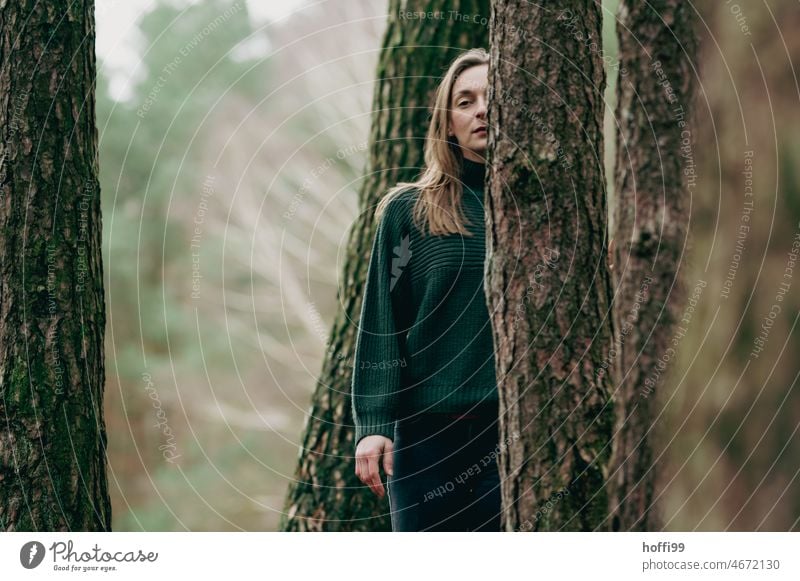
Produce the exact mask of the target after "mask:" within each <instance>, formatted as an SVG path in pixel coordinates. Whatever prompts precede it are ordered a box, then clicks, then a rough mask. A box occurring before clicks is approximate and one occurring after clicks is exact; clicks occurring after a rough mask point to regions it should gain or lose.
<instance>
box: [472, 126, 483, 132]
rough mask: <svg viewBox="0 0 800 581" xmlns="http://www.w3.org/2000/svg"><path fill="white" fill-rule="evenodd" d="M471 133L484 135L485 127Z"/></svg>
mask: <svg viewBox="0 0 800 581" xmlns="http://www.w3.org/2000/svg"><path fill="white" fill-rule="evenodd" d="M473 133H486V127H478V128H477V129H476V130H475V131H473Z"/></svg>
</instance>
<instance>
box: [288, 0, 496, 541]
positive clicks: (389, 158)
mask: <svg viewBox="0 0 800 581" xmlns="http://www.w3.org/2000/svg"><path fill="white" fill-rule="evenodd" d="M437 10H438V11H440V14H439V16H438V17H435V18H431V17H430V15H429V14H428V13H430V12H436V11H437ZM488 14H489V1H488V0H471V1H470V0H462V1H453V2H448V3H446V4H443V3H441V2H434V1H432V0H415V1H410V2H401V1H400V0H391V1H390V2H389V10H388V26H387V29H386V35H385V40H384V46H383V50H382V52H381V56H380V60H379V64H378V74H377V77H378V81H377V83H376V86H375V93H374V103H373V110H374V117H373V120H372V129H371V135H370V156H369V165H368V167H367V170H366V172H365V179H364V182H363V185H362V188H361V190H360V192H359V208H360V209H361V215H360V216H359V219H358V220H357V222H356V224H355V225H354V228H353V229H352V231H351V234H350V239H349V241H348V253H347V256H348V260H347V261H346V263H345V265H344V272H343V274H342V279H341V280H342V287H341V288H342V291H341V293H340V295H339V297H338V298H339V303H340V305H342V308H341V309H340V310H339V312H338V313H337V316H336V320H335V322H334V325H333V329H332V331H331V334H330V345H329V346H328V351H327V353H326V358H325V361H324V362H323V368H322V373H321V375H320V378H319V381H318V383H317V387H316V391H315V393H314V396H313V399H312V404H311V408H310V410H309V419H308V421H307V423H306V426H305V429H304V433H303V436H302V439H303V447H302V449H301V451H300V458H299V462H298V466H297V470H296V472H295V476H294V480H293V482H292V484H291V485H290V487H289V492H288V496H287V500H286V504H285V506H284V514H283V517H282V519H281V524H280V529H281V530H284V531H320V530H327V531H344V530H357V531H370V530H389V529H390V528H391V526H390V519H389V504H388V501H387V500H386V497H384V498H383V499H378V498H377V497H376V496H374V495H373V493H372V492H371V491H370V490H369V489H368V488H367V487H366V486H365V485H363V484H362V483H361V481H360V480H358V478H357V477H356V475H355V461H354V454H355V446H354V442H353V436H354V429H353V419H352V415H351V409H350V406H351V404H350V384H351V378H352V376H351V372H352V368H351V366H349V365H348V362H351V361H353V355H354V349H355V335H356V329H357V323H358V317H359V313H360V311H361V296H362V291H363V285H364V281H365V278H366V274H367V266H368V264H369V253H370V251H371V246H372V239H373V237H374V234H375V226H376V225H375V223H374V220H373V212H374V210H375V205H376V204H377V202H378V200H379V199H380V198H381V197H382V196H383V195H384V194H385V193H386V191H387V190H388V189H389V188H390V187H391V186H393V185H395V184H396V183H397V182H398V181H406V180H410V179H412V178H414V177H415V176H416V175H417V174H418V173H419V172H420V170H421V168H422V166H423V155H422V152H423V137H424V135H425V132H426V131H427V128H428V122H429V117H428V114H429V108H430V106H431V104H432V98H433V92H434V90H435V89H436V86H437V85H438V83H439V80H440V78H441V76H442V75H443V74H444V72H445V71H446V68H447V65H448V64H449V63H450V61H452V60H453V59H454V58H455V57H456V56H458V54H460V53H461V52H462V51H463V50H466V49H469V48H473V47H477V46H484V47H485V46H486V45H487V43H488V29H487V28H486V25H485V22H484V23H483V24H481V20H480V19H481V18H488ZM474 16H477V17H478V21H477V22H473V17H474Z"/></svg>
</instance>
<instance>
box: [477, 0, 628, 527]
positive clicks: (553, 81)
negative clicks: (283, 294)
mask: <svg viewBox="0 0 800 581" xmlns="http://www.w3.org/2000/svg"><path fill="white" fill-rule="evenodd" d="M601 22H602V19H601V13H600V7H599V6H598V4H597V3H595V2H593V1H589V0H584V1H579V0H570V1H566V2H562V3H560V4H559V9H555V8H547V7H544V6H543V5H540V4H537V3H530V2H523V1H517V0H509V1H500V2H497V3H495V4H494V5H493V11H492V21H491V26H490V29H491V31H492V37H491V47H492V50H491V53H492V62H491V66H490V79H489V85H490V87H491V89H490V91H491V96H490V98H489V126H490V138H489V140H490V141H489V156H490V157H489V161H490V164H491V168H492V170H491V183H490V187H489V192H490V194H489V197H488V199H487V204H488V209H489V217H488V220H489V222H488V224H487V245H488V247H489V249H490V250H489V252H490V257H489V262H488V267H487V280H486V289H487V290H486V292H487V300H488V303H489V305H488V306H489V312H490V313H491V317H492V326H493V330H494V340H495V348H496V353H497V377H498V380H499V382H500V414H501V422H500V443H499V445H500V455H499V458H500V461H499V464H500V471H501V481H502V496H503V512H504V516H503V527H504V529H505V530H507V531H513V530H523V531H526V530H594V529H595V528H596V527H598V526H599V525H600V523H602V521H603V519H604V518H605V516H606V513H607V507H608V502H607V495H606V492H605V474H604V471H605V466H606V463H607V460H608V457H609V455H610V452H611V450H610V438H611V430H612V427H613V408H612V405H611V401H610V377H609V374H608V373H605V372H604V365H606V364H607V361H608V357H609V349H610V346H611V340H612V337H613V329H612V321H611V313H610V297H611V296H612V294H611V288H610V276H609V272H608V265H607V261H606V250H605V248H606V229H607V226H606V225H607V209H606V199H605V192H604V181H605V178H604V169H603V132H602V127H603V91H604V88H605V72H604V70H603V62H602V58H601V57H602V55H601V52H600V51H601V46H602V36H601Z"/></svg>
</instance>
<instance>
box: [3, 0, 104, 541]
mask: <svg viewBox="0 0 800 581" xmlns="http://www.w3.org/2000/svg"><path fill="white" fill-rule="evenodd" d="M94 39H95V30H94V2H93V1H92V0H83V1H78V2H66V1H58V2H38V1H36V0H18V1H15V2H3V3H2V4H1V5H0V43H2V48H1V49H0V51H2V66H0V97H1V98H0V127H1V128H2V132H3V137H2V142H0V147H1V148H2V151H0V418H2V419H3V421H2V427H1V428H0V528H2V530H6V531H102V530H110V528H111V504H110V500H109V496H108V483H107V477H106V431H105V422H104V419H103V388H104V381H105V370H104V362H103V337H104V332H105V302H104V296H103V269H102V257H101V229H102V224H101V215H100V189H99V185H98V179H97V174H98V167H97V162H98V160H97V130H96V127H95V96H94V90H95V88H94V84H95V55H94Z"/></svg>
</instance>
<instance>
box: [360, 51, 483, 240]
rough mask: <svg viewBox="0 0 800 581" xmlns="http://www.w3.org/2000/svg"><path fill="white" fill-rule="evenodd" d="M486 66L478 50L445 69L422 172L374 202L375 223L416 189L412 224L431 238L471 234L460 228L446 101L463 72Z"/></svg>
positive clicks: (456, 160)
mask: <svg viewBox="0 0 800 581" xmlns="http://www.w3.org/2000/svg"><path fill="white" fill-rule="evenodd" d="M486 64H489V53H487V52H486V51H485V50H484V49H482V48H473V49H470V50H468V51H465V52H464V53H462V54H461V55H460V56H458V57H457V58H456V59H455V60H454V61H453V62H452V63H451V64H450V66H449V67H448V69H447V73H445V75H444V78H443V79H442V80H441V82H440V83H439V86H438V87H437V88H436V93H435V95H434V101H433V111H432V112H431V122H430V125H429V126H428V133H427V135H426V137H425V151H424V154H425V169H424V171H423V172H422V175H420V177H419V178H417V179H416V180H415V181H413V182H398V183H397V185H396V186H394V187H393V188H391V189H390V190H389V191H388V192H387V193H386V194H385V195H384V196H383V197H382V198H381V200H380V201H379V202H378V206H377V208H376V209H375V219H376V221H377V220H379V219H380V217H381V215H382V214H383V212H384V210H385V209H386V206H387V205H388V204H389V202H391V201H392V200H393V199H394V198H395V197H397V196H398V195H399V194H401V193H402V192H405V191H408V190H412V189H417V190H419V196H418V198H417V201H416V203H415V204H414V211H413V214H414V223H415V224H416V225H417V227H418V228H420V230H421V231H423V232H424V231H425V225H427V227H428V233H429V234H431V235H433V236H438V235H442V234H466V235H467V236H472V235H473V234H472V232H470V231H469V230H467V228H466V227H465V226H464V223H465V221H466V222H467V223H469V220H467V218H466V216H464V212H463V210H462V207H461V194H462V191H463V190H462V187H461V182H460V181H459V172H460V167H461V164H462V158H463V154H462V153H461V148H460V147H459V145H458V141H457V140H456V138H455V136H450V135H448V134H447V133H448V130H449V129H450V119H449V113H450V106H451V103H450V98H451V96H452V91H453V85H454V84H455V82H456V79H457V78H458V76H459V75H460V74H461V73H462V72H464V71H465V70H466V69H468V68H470V67H474V66H478V65H486Z"/></svg>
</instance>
